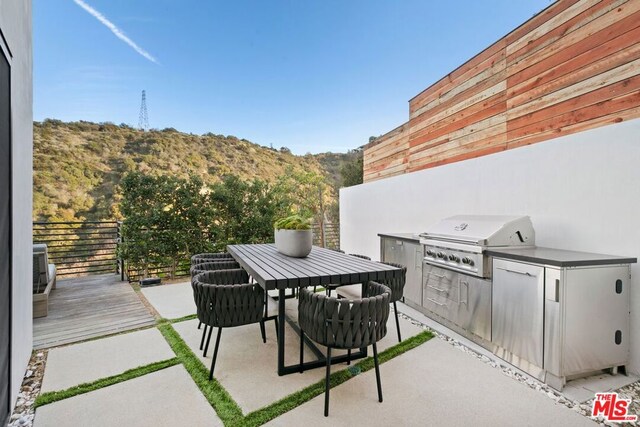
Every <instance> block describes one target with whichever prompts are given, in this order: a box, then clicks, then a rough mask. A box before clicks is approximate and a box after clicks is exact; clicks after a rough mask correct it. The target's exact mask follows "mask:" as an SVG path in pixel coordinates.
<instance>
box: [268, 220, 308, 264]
mask: <svg viewBox="0 0 640 427" xmlns="http://www.w3.org/2000/svg"><path fill="white" fill-rule="evenodd" d="M273 226H274V229H275V241H276V249H277V250H278V252H280V253H281V254H284V255H287V256H291V257H296V258H304V257H306V256H307V255H309V252H311V246H312V245H313V231H312V230H311V222H310V221H309V219H308V218H303V217H301V216H300V215H291V216H288V217H286V218H281V219H279V220H277V221H276V222H275V223H274V224H273Z"/></svg>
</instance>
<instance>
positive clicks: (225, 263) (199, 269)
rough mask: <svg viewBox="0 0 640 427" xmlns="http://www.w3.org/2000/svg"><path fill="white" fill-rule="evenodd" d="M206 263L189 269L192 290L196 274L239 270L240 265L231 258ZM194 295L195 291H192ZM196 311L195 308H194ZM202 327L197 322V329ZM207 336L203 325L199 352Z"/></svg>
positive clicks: (216, 259)
mask: <svg viewBox="0 0 640 427" xmlns="http://www.w3.org/2000/svg"><path fill="white" fill-rule="evenodd" d="M207 261H208V262H203V263H202V264H195V265H193V266H192V267H191V268H190V269H189V273H190V274H191V288H192V289H193V278H194V276H196V275H197V274H200V273H204V272H206V271H216V270H233V269H236V268H240V264H238V263H237V262H236V260H234V259H233V258H215V259H208V260H207ZM194 295H195V289H194ZM196 309H197V307H196ZM201 326H202V322H198V329H200V327H201ZM206 335H207V325H204V329H203V330H202V339H201V340H200V350H202V346H203V345H204V339H205V336H206Z"/></svg>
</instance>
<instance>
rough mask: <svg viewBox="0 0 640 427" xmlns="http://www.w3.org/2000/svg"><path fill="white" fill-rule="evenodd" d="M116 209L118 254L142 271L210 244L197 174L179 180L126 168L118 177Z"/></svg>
mask: <svg viewBox="0 0 640 427" xmlns="http://www.w3.org/2000/svg"><path fill="white" fill-rule="evenodd" d="M120 185H121V188H122V201H121V203H120V210H121V213H122V215H123V216H124V218H125V219H124V222H123V227H122V234H123V240H124V241H123V243H122V244H121V245H120V249H119V250H120V256H122V257H123V258H124V259H126V260H127V262H128V263H129V264H130V266H133V267H135V268H138V269H139V270H141V274H142V275H143V276H147V275H148V274H149V270H150V269H151V268H153V267H155V266H167V265H168V266H170V271H169V275H170V276H171V277H174V276H175V275H176V272H177V270H178V267H179V263H180V262H181V261H183V260H185V259H188V258H189V256H190V255H191V254H193V253H197V252H203V251H206V250H208V249H210V248H211V243H210V241H209V239H207V238H205V236H206V235H207V234H208V233H209V232H210V226H211V224H212V223H213V222H212V217H213V210H212V209H211V204H210V202H209V198H208V196H207V192H206V191H204V190H205V189H204V185H203V182H202V180H201V179H200V178H197V177H190V178H189V179H181V178H177V177H170V176H151V175H145V174H143V173H140V172H132V173H129V174H127V175H125V177H124V178H123V179H122V181H121V183H120Z"/></svg>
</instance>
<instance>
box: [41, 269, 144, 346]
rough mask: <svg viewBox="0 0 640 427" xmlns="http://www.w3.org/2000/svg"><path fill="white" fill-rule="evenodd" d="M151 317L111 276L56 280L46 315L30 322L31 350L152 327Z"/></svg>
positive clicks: (132, 293)
mask: <svg viewBox="0 0 640 427" xmlns="http://www.w3.org/2000/svg"><path fill="white" fill-rule="evenodd" d="M154 323H155V320H154V317H153V316H152V315H151V313H150V312H149V310H148V309H147V308H146V307H145V306H144V304H143V303H142V302H141V301H140V299H139V298H138V295H137V294H136V292H135V291H134V290H133V289H132V288H131V286H130V285H129V284H128V283H127V282H121V281H120V279H119V276H117V275H115V274H104V275H95V276H84V277H77V278H73V279H64V280H59V281H58V285H57V287H56V289H54V290H53V291H52V292H51V295H50V297H49V315H48V316H47V317H42V318H39V319H33V347H34V348H36V349H39V348H47V347H54V346H58V345H63V344H69V343H73V342H78V341H83V340H86V339H89V338H95V337H100V336H105V335H110V334H115V333H118V332H123V331H128V330H132V329H137V328H140V327H144V326H149V325H153V324H154Z"/></svg>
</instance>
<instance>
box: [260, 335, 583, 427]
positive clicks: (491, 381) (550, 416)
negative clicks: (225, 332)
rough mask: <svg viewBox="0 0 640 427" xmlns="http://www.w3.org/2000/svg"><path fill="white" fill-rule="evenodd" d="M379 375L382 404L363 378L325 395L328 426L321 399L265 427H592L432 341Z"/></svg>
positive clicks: (370, 375)
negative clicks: (432, 426) (514, 426)
mask: <svg viewBox="0 0 640 427" xmlns="http://www.w3.org/2000/svg"><path fill="white" fill-rule="evenodd" d="M380 375H381V377H382V378H381V381H382V390H383V397H384V401H383V402H382V403H379V402H378V397H377V392H376V380H375V373H374V372H373V371H368V372H366V373H364V374H362V375H358V376H357V377H355V378H353V379H351V380H349V381H347V382H346V383H344V384H342V385H339V386H338V387H335V388H332V389H331V393H330V398H331V399H330V409H329V411H330V412H329V417H328V418H325V417H324V416H323V410H324V395H320V396H317V397H316V398H314V399H312V400H310V401H309V402H307V403H305V404H303V405H301V406H299V407H297V408H295V409H293V410H292V411H289V412H287V413H286V414H284V415H282V416H281V417H278V418H276V419H275V420H273V421H271V422H270V423H268V424H267V425H272V426H299V425H305V426H306V427H310V426H320V425H323V426H325V425H331V426H354V425H367V426H390V425H403V426H405V425H406V426H428V425H434V426H435V425H447V426H468V425H474V426H507V425H526V426H545V427H546V426H587V425H595V423H594V422H593V421H591V420H589V419H587V418H585V417H583V416H581V415H580V414H578V413H576V412H574V411H572V410H570V409H568V408H566V407H565V406H562V405H558V404H556V403H554V402H553V401H552V400H550V399H547V398H545V397H544V396H543V395H541V394H540V393H537V392H536V391H534V390H532V389H530V388H529V387H526V386H524V385H522V384H520V383H518V382H515V381H513V380H512V379H510V378H508V377H506V376H504V375H501V374H500V373H499V372H498V371H497V370H496V369H493V368H492V367H490V366H488V365H486V364H485V363H482V362H481V361H479V360H477V359H473V358H470V357H469V356H468V355H467V354H465V353H463V352H461V351H459V350H456V349H455V348H454V347H453V346H451V345H449V344H447V343H446V342H443V341H442V340H439V339H437V338H434V339H431V340H430V341H427V342H426V343H424V344H422V345H421V346H419V347H417V348H415V349H414V350H411V351H409V352H407V353H405V354H403V355H401V356H398V357H396V358H395V359H392V360H391V361H389V362H387V363H385V364H383V365H382V366H381V367H380Z"/></svg>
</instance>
